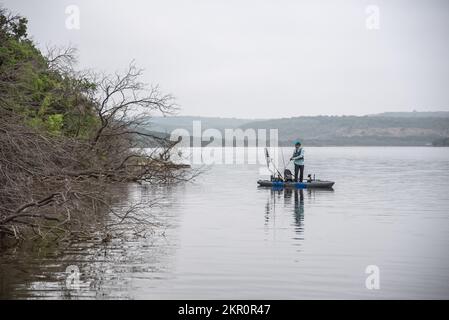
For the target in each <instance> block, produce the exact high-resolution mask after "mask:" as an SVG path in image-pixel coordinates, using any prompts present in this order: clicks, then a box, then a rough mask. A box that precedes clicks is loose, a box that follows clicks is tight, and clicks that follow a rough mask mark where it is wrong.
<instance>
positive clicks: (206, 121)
mask: <svg viewBox="0 0 449 320" xmlns="http://www.w3.org/2000/svg"><path fill="white" fill-rule="evenodd" d="M193 120H201V126H202V130H204V129H208V128H215V129H218V130H220V131H222V132H223V131H224V129H226V128H230V129H235V128H241V129H249V128H252V129H256V130H257V129H278V130H279V143H280V144H281V145H282V144H291V143H292V141H294V140H296V139H301V140H302V141H304V143H305V144H307V145H317V146H324V145H337V146H340V145H341V146H343V145H359V146H390V145H391V146H407V145H408V146H421V145H432V144H435V145H442V144H441V142H439V141H443V140H444V139H445V138H448V137H449V112H444V111H439V112H387V113H381V114H376V115H367V116H308V117H293V118H281V119H269V120H250V119H238V118H212V117H208V118H205V117H187V116H183V117H164V118H162V117H161V118H153V119H151V123H152V125H151V126H150V127H149V128H148V129H149V130H152V131H159V132H164V133H170V132H171V131H173V130H174V129H177V128H182V129H187V130H188V131H189V132H192V121H193ZM435 141H436V143H434V142H435Z"/></svg>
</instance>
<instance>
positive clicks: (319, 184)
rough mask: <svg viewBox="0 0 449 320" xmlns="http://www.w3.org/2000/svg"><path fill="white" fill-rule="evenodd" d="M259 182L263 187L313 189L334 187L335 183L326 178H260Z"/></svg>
mask: <svg viewBox="0 0 449 320" xmlns="http://www.w3.org/2000/svg"><path fill="white" fill-rule="evenodd" d="M257 184H258V185H259V186H261V187H270V188H297V189H311V188H332V186H333V185H334V184H335V182H333V181H325V180H313V181H311V182H307V181H304V182H289V181H287V182H285V181H270V180H259V181H257Z"/></svg>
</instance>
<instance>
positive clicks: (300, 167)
mask: <svg viewBox="0 0 449 320" xmlns="http://www.w3.org/2000/svg"><path fill="white" fill-rule="evenodd" d="M291 160H293V163H294V164H295V181H296V182H298V171H299V182H302V179H303V175H304V149H303V148H301V142H300V141H296V142H295V151H294V152H293V156H292V157H291V158H290V161H291Z"/></svg>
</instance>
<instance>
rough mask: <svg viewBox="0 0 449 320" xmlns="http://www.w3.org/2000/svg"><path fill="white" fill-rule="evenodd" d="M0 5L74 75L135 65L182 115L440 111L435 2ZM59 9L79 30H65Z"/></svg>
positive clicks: (29, 1) (446, 95)
mask: <svg viewBox="0 0 449 320" xmlns="http://www.w3.org/2000/svg"><path fill="white" fill-rule="evenodd" d="M0 2H1V3H2V4H3V6H4V7H6V8H8V9H12V10H13V11H15V12H18V13H20V14H22V15H24V16H26V17H28V18H29V34H30V35H31V36H32V37H33V39H34V40H35V41H36V42H37V43H39V45H40V46H41V47H44V46H45V45H46V44H53V45H67V44H69V43H71V44H73V45H75V46H76V47H77V48H78V49H79V58H80V63H79V68H80V69H84V68H93V69H98V70H104V71H108V72H112V71H115V70H118V69H123V68H124V67H126V66H127V65H128V63H129V62H130V61H131V60H132V59H135V60H136V63H137V64H138V65H139V66H141V67H142V68H144V69H145V76H144V81H145V82H148V83H154V84H156V83H158V84H160V87H161V89H162V90H163V91H164V92H167V93H172V94H173V95H174V96H176V98H177V103H178V104H179V106H180V107H181V112H180V114H182V115H202V116H222V117H246V118H268V117H276V118H277V117H290V116H299V115H318V114H329V115H331V114H336V115H341V114H356V115H361V114H369V113H377V112H383V111H411V110H413V109H416V110H419V111H427V110H446V111H449V86H448V84H449V45H448V39H449V1H445V0H441V1H437V0H430V1H429V0H428V1H420V0H416V1H411V0H387V1H379V0H376V1H374V0H373V1H363V0H361V1H355V0H354V1H352V0H329V1H317V0H310V1H299V0H272V1H265V0H221V1H216V0H190V1H186V0H147V1H143V0H142V1H137V0H117V1H111V0H104V1H98V0H86V1H77V0H72V1H65V0H64V1H61V0H40V1H37V0H35V1H33V0H26V1H25V0H6V1H4V0H0ZM68 5H76V6H77V7H78V8H79V12H80V20H79V21H80V28H79V30H77V29H68V28H67V27H66V19H67V18H68V16H69V15H68V14H66V13H65V11H66V7H67V6H68ZM369 5H375V6H377V7H378V9H379V19H378V20H377V19H376V14H375V13H373V11H369V10H368V12H367V11H366V9H367V6H369ZM367 19H368V21H367ZM71 21H73V20H71ZM377 21H378V23H377ZM367 22H368V26H369V28H368V27H367ZM72 25H73V24H72ZM376 27H379V28H378V29H376ZM373 28H374V29H373Z"/></svg>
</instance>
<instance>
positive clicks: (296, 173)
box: [295, 164, 299, 182]
mask: <svg viewBox="0 0 449 320" xmlns="http://www.w3.org/2000/svg"><path fill="white" fill-rule="evenodd" d="M298 171H299V166H298V165H297V164H295V182H298Z"/></svg>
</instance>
